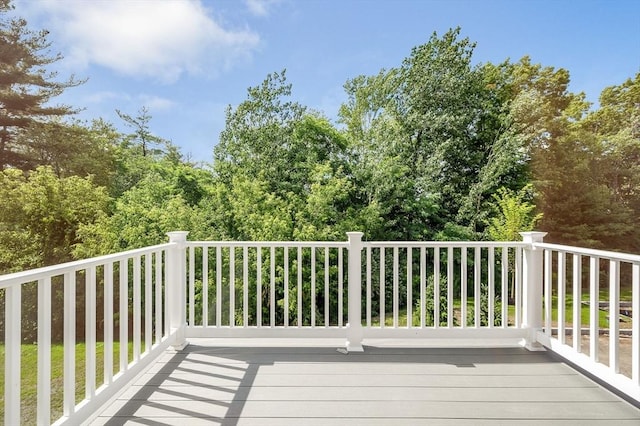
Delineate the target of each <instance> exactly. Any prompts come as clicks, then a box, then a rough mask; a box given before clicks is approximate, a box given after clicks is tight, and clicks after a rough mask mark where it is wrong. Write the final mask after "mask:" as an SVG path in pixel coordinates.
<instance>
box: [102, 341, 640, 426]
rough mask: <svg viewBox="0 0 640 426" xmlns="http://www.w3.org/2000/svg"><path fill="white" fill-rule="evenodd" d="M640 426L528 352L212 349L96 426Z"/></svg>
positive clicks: (148, 383) (188, 352)
mask: <svg viewBox="0 0 640 426" xmlns="http://www.w3.org/2000/svg"><path fill="white" fill-rule="evenodd" d="M614 422H615V424H616V425H627V424H628V425H632V424H633V425H638V424H640V410H639V409H638V408H636V407H634V406H633V405H631V404H629V403H628V402H626V401H624V400H622V399H620V398H619V397H617V396H616V395H614V394H612V393H611V392H609V391H608V390H606V389H604V388H603V387H601V386H600V385H598V384H597V383H595V382H594V381H592V380H590V379H589V378H587V377H585V376H584V375H582V374H581V373H579V372H577V371H576V370H574V369H573V368H571V367H570V366H568V365H567V364H565V363H564V362H562V361H561V360H559V359H558V358H556V357H554V356H552V355H550V354H549V353H546V352H529V351H527V350H525V349H522V348H497V349H484V348H482V349H434V348H383V347H372V346H367V347H365V352H364V353H349V354H342V353H339V352H338V351H336V348H335V347H332V348H327V347H229V346H226V347H215V346H206V345H198V344H191V345H189V346H187V348H185V350H183V351H182V352H178V353H166V354H164V355H163V356H162V357H161V358H160V360H159V361H158V362H157V363H156V364H154V365H153V366H152V367H151V368H150V369H149V370H148V371H147V372H146V373H145V374H143V375H142V376H140V377H139V378H138V380H136V381H135V382H134V383H133V384H132V386H131V387H130V388H129V389H127V390H126V391H125V392H124V393H123V394H122V395H120V397H119V398H118V399H117V400H115V401H113V403H112V404H110V405H109V406H107V407H106V408H105V410H104V411H103V412H102V413H100V414H99V416H98V417H97V418H95V419H94V420H93V422H92V423H90V424H91V425H93V426H98V425H122V424H130V425H181V426H191V425H278V426H280V425H345V424H348V425H420V424H429V425H431V424H433V425H436V424H437V425H439V424H443V425H485V424H486V425H489V424H491V425H496V424H498V425H499V424H505V425H506V424H509V425H521V424H532V425H533V424H536V425H538V424H554V425H555V424H562V425H565V424H566V425H569V424H575V425H590V424H602V425H611V424H613V423H614Z"/></svg>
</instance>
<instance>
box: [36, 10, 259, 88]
mask: <svg viewBox="0 0 640 426" xmlns="http://www.w3.org/2000/svg"><path fill="white" fill-rule="evenodd" d="M25 5H26V6H32V5H29V3H28V2H27V3H25ZM37 6H38V7H37V8H35V7H34V8H33V9H31V10H30V13H32V14H36V15H38V17H39V18H41V19H46V20H47V21H48V22H47V25H49V26H48V28H51V29H52V30H53V31H55V32H56V35H57V36H58V37H60V41H62V42H63V45H64V46H65V48H64V50H63V54H64V56H65V61H70V62H72V63H74V64H76V66H87V65H89V64H98V65H101V66H103V67H107V68H110V69H113V70H115V71H117V72H120V73H122V74H125V75H136V76H147V77H153V78H157V79H159V80H161V81H164V82H172V81H175V80H176V79H178V78H179V77H180V76H181V75H182V74H183V73H190V74H200V73H207V74H213V75H215V74H217V73H219V72H220V71H222V70H226V69H228V68H230V67H231V66H232V65H233V64H235V63H236V62H238V61H242V60H246V59H247V58H249V57H250V55H251V53H252V52H253V51H254V50H255V49H256V48H257V46H258V44H259V42H260V39H259V36H258V35H257V34H256V33H254V32H252V31H250V30H249V29H246V28H244V29H227V28H223V26H222V25H221V24H220V23H218V22H216V21H215V20H214V19H213V18H212V17H211V14H210V11H208V10H207V9H206V8H205V7H203V5H202V3H201V1H200V0H162V1H160V0H135V1H134V0H108V1H107V0H92V1H86V0H84V1H83V0H66V1H59V0H41V1H38V2H37Z"/></svg>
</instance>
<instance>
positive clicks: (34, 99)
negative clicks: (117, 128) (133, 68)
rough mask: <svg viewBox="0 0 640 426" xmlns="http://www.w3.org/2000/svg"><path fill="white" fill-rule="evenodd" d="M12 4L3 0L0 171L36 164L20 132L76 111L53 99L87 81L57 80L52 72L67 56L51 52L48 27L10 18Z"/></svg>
mask: <svg viewBox="0 0 640 426" xmlns="http://www.w3.org/2000/svg"><path fill="white" fill-rule="evenodd" d="M12 9H13V6H12V4H11V1H10V0H0V58H2V61H0V170H3V169H4V168H5V167H7V166H12V167H18V168H23V169H29V168H31V166H32V164H31V159H30V158H29V157H28V156H27V155H26V154H25V152H24V151H25V147H24V146H22V145H21V144H19V143H18V142H19V141H18V140H17V135H18V134H19V133H20V132H21V131H22V130H24V129H26V128H28V127H29V126H30V125H32V124H33V123H38V122H45V121H47V120H49V119H50V118H51V117H63V116H67V115H69V114H73V113H74V112H75V110H74V109H73V108H72V107H70V106H66V105H52V104H51V103H50V101H51V100H52V98H55V97H56V96H58V95H60V94H61V93H62V92H63V91H64V90H66V89H68V88H70V87H74V86H77V85H79V84H82V83H83V81H80V80H76V79H75V78H74V77H73V76H71V77H70V78H69V79H68V80H66V81H57V80H56V78H57V75H56V73H55V72H49V71H47V66H49V65H51V64H53V63H55V62H57V61H59V60H61V59H62V56H61V55H60V54H57V55H50V53H49V48H50V47H51V43H50V42H49V41H47V35H48V32H47V31H46V30H40V31H33V30H30V29H29V28H28V25H27V21H26V20H25V19H22V18H10V17H9V12H10V11H11V10H12ZM27 140H28V139H27ZM23 141H24V140H23Z"/></svg>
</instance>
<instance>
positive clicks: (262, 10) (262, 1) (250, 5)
mask: <svg viewBox="0 0 640 426" xmlns="http://www.w3.org/2000/svg"><path fill="white" fill-rule="evenodd" d="M279 2H280V0H245V3H246V5H247V9H249V12H251V14H253V15H256V16H267V15H269V9H270V8H271V7H272V6H273V5H275V4H277V3H279Z"/></svg>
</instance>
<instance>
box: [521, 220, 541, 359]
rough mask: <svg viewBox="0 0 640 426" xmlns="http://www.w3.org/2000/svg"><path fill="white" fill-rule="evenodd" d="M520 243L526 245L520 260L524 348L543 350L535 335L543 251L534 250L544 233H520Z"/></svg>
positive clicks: (538, 321)
mask: <svg viewBox="0 0 640 426" xmlns="http://www.w3.org/2000/svg"><path fill="white" fill-rule="evenodd" d="M520 235H522V241H523V242H524V243H526V244H527V246H526V247H525V248H524V250H523V254H524V256H523V260H522V269H523V270H522V278H523V280H522V282H523V291H522V294H523V300H522V308H523V309H522V327H523V328H525V329H527V332H528V334H527V338H526V339H527V341H526V345H525V347H526V348H527V349H529V350H530V351H536V350H544V348H543V347H542V345H541V344H540V343H538V341H537V339H536V333H537V332H538V331H540V330H542V276H543V268H544V264H543V250H541V249H539V248H536V247H535V245H534V244H535V243H541V242H542V241H543V239H544V236H545V235H547V233H546V232H520Z"/></svg>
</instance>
